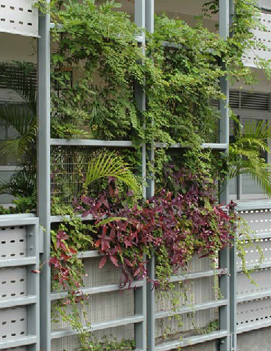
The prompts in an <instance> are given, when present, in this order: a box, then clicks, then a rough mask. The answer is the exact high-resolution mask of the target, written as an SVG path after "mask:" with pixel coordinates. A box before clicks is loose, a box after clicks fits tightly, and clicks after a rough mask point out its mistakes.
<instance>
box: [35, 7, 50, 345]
mask: <svg viewBox="0 0 271 351" xmlns="http://www.w3.org/2000/svg"><path fill="white" fill-rule="evenodd" d="M49 2H50V1H49V0H47V3H49ZM39 33H40V39H39V43H38V215H39V220H40V225H41V226H42V227H43V228H44V230H45V232H44V253H43V255H42V256H41V262H45V264H44V266H43V269H42V273H41V275H40V279H41V281H40V284H41V289H40V292H41V296H40V302H41V304H40V305H41V316H42V318H41V330H40V333H41V350H43V351H50V350H51V301H50V294H51V274H50V267H49V265H48V260H49V257H50V15H49V14H42V15H41V16H40V22H39Z"/></svg>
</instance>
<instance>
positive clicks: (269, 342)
mask: <svg viewBox="0 0 271 351" xmlns="http://www.w3.org/2000/svg"><path fill="white" fill-rule="evenodd" d="M270 350H271V327H270V328H264V329H259V330H254V331H251V332H247V333H243V334H240V335H238V338H237V351H270ZM195 351H196V350H195ZM197 351H198V350H197Z"/></svg>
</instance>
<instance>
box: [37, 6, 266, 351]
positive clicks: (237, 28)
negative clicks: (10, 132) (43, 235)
mask: <svg viewBox="0 0 271 351" xmlns="http://www.w3.org/2000/svg"><path fill="white" fill-rule="evenodd" d="M37 6H40V8H41V9H45V11H47V10H49V11H50V13H51V17H52V20H53V22H54V23H55V30H54V40H55V48H56V49H55V51H54V52H53V54H52V113H51V116H52V118H51V124H52V133H51V134H52V137H57V138H76V137H80V138H88V139H105V140H116V139H117V140H118V139H121V140H123V139H124V140H125V139H129V140H132V141H133V142H134V145H135V146H138V147H139V146H140V145H141V143H142V142H146V143H147V144H149V143H151V142H153V141H155V142H162V143H167V144H174V143H181V144H182V146H183V147H184V149H185V151H182V153H183V156H184V157H183V158H182V160H181V159H180V156H179V157H178V156H176V155H174V154H173V153H170V152H169V151H168V150H166V151H165V150H164V151H159V152H158V153H157V154H159V155H160V157H157V159H156V161H155V162H156V164H155V165H153V164H152V165H149V171H150V173H154V175H153V176H154V177H155V178H156V183H157V184H158V187H157V191H156V194H155V196H153V197H152V198H150V199H148V200H144V199H140V198H139V196H138V194H136V196H135V192H136V186H135V189H134V192H132V191H131V189H127V188H126V187H125V184H124V185H123V184H122V185H123V186H122V188H121V191H120V184H117V182H116V179H115V176H108V175H107V174H105V176H108V180H106V181H104V180H103V183H100V182H98V183H96V184H95V186H93V188H92V189H89V187H88V185H89V184H88V183H87V179H88V177H87V174H86V172H87V171H86V170H84V169H83V167H82V168H80V175H78V176H80V178H81V180H82V183H83V184H84V186H83V187H82V188H80V191H79V192H78V193H74V194H73V195H74V196H77V198H76V199H75V200H74V202H73V208H74V213H72V214H71V217H72V220H71V221H69V222H68V223H63V224H61V225H60V226H59V227H56V228H53V231H52V246H51V249H52V252H51V259H50V262H49V264H50V265H51V267H52V280H53V287H54V289H56V290H59V289H60V290H62V289H63V290H64V291H66V292H67V293H68V294H67V296H66V298H65V299H64V300H61V301H60V302H59V305H58V307H59V308H58V309H57V310H58V311H59V313H61V316H62V318H63V320H65V321H67V322H69V323H70V324H71V326H72V327H73V328H74V329H76V330H77V331H78V332H80V342H81V348H82V349H83V350H87V349H89V343H90V342H91V341H90V337H89V334H88V332H86V331H85V328H84V327H83V324H82V321H81V320H80V315H79V312H78V309H77V308H76V307H77V304H80V303H82V304H83V302H84V299H85V296H84V295H83V294H82V292H81V290H80V289H81V287H82V285H83V277H84V271H83V264H82V261H81V259H80V258H79V252H80V251H83V250H93V249H95V250H98V252H99V253H100V254H101V256H102V257H101V261H100V268H103V266H104V265H105V263H106V262H107V261H109V262H111V263H112V264H113V265H115V266H116V267H120V268H121V272H122V276H121V279H120V285H121V286H122V287H130V286H131V284H132V283H135V284H136V282H137V281H140V280H142V279H144V278H146V279H147V280H149V282H150V283H151V284H153V285H154V286H159V287H160V288H162V289H164V290H166V289H168V288H169V287H170V284H169V279H168V278H169V277H170V276H171V275H172V274H173V273H175V272H177V271H178V269H180V268H181V269H184V270H185V268H186V266H187V264H188V262H189V260H190V259H191V258H192V257H193V256H194V255H199V256H200V257H205V256H207V257H209V258H211V259H212V260H215V258H216V257H217V253H218V252H219V251H220V250H221V249H222V248H224V247H226V246H229V245H230V243H231V240H232V239H233V237H234V235H235V234H234V231H235V227H234V226H235V222H236V216H235V214H234V211H233V209H234V204H232V203H231V204H229V205H228V208H227V209H228V212H227V211H225V210H224V209H223V208H222V207H221V206H220V205H218V204H217V200H216V199H217V181H219V180H223V179H224V178H225V177H226V176H227V170H228V165H227V161H228V160H224V159H223V158H222V156H220V155H215V156H214V154H211V153H210V152H201V151H200V145H201V144H202V143H203V142H216V141H217V137H216V136H217V135H218V133H217V131H218V122H219V117H220V116H219V112H218V111H216V109H215V108H214V107H213V105H212V102H213V101H217V100H218V99H223V98H225V97H224V96H223V94H222V93H221V91H220V87H219V80H220V78H222V77H224V76H226V75H227V76H229V77H230V78H231V79H234V80H242V81H244V82H245V83H251V82H252V81H253V80H254V77H253V74H252V72H251V70H250V69H249V68H247V67H245V65H244V64H243V62H242V55H243V53H244V51H245V50H247V49H249V48H253V47H254V46H255V45H258V44H255V43H254V41H253V36H252V34H251V32H250V30H251V29H254V28H256V26H259V21H258V19H257V15H258V14H259V11H258V9H257V7H256V1H254V0H248V1H242V0H236V1H235V18H234V21H233V24H232V27H231V36H230V38H228V40H223V39H222V38H220V36H219V35H218V34H217V33H215V32H210V31H209V30H208V29H207V28H205V27H204V26H203V24H202V23H200V22H199V23H198V24H197V25H196V26H195V27H193V28H192V27H190V26H189V25H188V24H187V23H185V22H184V21H182V20H180V19H169V18H168V17H167V16H166V15H163V16H156V17H155V32H154V33H148V32H146V31H145V34H146V44H144V51H145V54H143V50H142V47H140V45H138V43H137V41H136V35H137V34H139V29H138V28H137V27H136V25H135V24H134V23H133V22H132V21H131V19H130V17H129V15H128V14H126V13H124V12H122V11H116V10H117V9H119V8H120V4H118V3H116V2H115V1H113V0H112V1H106V2H105V3H103V4H102V5H96V4H95V2H94V1H91V0H82V1H81V2H80V3H79V2H78V1H77V0H70V1H51V4H50V6H51V7H50V8H49V9H46V8H45V7H44V1H39V2H38V3H37ZM204 9H205V14H207V13H208V11H209V13H210V10H211V12H217V11H218V1H210V2H209V3H207V4H206V6H205V7H204ZM259 64H263V63H262V62H261V61H259ZM265 68H266V67H265ZM267 73H269V71H268V70H267ZM142 87H144V91H145V93H146V97H147V109H146V111H140V109H139V107H138V103H137V100H136V93H137V90H138V89H139V88H140V89H142ZM123 154H125V156H124V157H128V158H129V159H130V162H131V161H132V162H131V163H134V164H135V163H138V158H137V160H136V161H135V158H134V159H133V157H132V156H131V153H125V152H123ZM53 155H54V156H55V159H56V161H57V162H56V165H54V166H55V169H56V172H55V174H54V175H53V176H54V177H55V178H56V177H57V176H59V178H61V177H62V178H63V173H62V169H61V167H59V165H58V164H57V163H58V162H59V164H60V166H61V165H63V164H66V161H67V160H69V156H68V157H66V156H65V155H64V153H62V150H60V149H57V150H56V151H55V152H53ZM63 155H64V156H63ZM127 155H128V156H127ZM76 157H77V160H80V159H81V164H84V161H85V159H84V158H83V157H81V158H80V155H79V156H78V155H76ZM82 160H83V162H82ZM203 160H204V161H203ZM134 161H135V162H134ZM78 163H80V161H78ZM218 166H219V169H221V170H222V172H220V174H216V177H214V174H215V172H216V169H217V168H218ZM126 167H127V164H126V163H123V164H122V166H121V167H120V169H121V170H122V169H124V168H126ZM151 167H154V168H151ZM70 168H71V170H69V172H70V174H73V169H72V165H71V166H70ZM94 168H95V167H94ZM155 169H157V171H155ZM152 171H153V172H152ZM134 172H135V173H137V172H138V171H137V170H136V169H134ZM222 173H223V174H222ZM97 179H98V178H97ZM97 179H96V180H97ZM101 184H102V186H101ZM130 184H136V181H135V183H130ZM126 185H127V184H126ZM74 189H75V188H74ZM100 189H103V191H102V192H100V191H99V190H100ZM81 190H82V191H81ZM54 201H55V202H54V205H56V207H58V209H59V208H60V209H61V208H62V210H63V203H61V201H60V203H59V202H58V200H56V199H54ZM76 216H77V217H76ZM78 216H79V218H78ZM87 216H89V217H87ZM81 217H82V218H90V219H91V220H90V221H86V222H82V221H81V219H80V218H81ZM152 251H155V252H156V255H157V265H156V271H157V280H155V281H151V279H150V277H149V276H148V271H147V270H146V262H147V260H148V259H149V258H150V256H151V252H152ZM67 306H72V307H71V310H68V312H67V310H66V308H67ZM85 326H86V327H90V324H89V322H88V321H87V319H86V321H85ZM101 347H102V346H101ZM117 347H119V345H118V346H117Z"/></svg>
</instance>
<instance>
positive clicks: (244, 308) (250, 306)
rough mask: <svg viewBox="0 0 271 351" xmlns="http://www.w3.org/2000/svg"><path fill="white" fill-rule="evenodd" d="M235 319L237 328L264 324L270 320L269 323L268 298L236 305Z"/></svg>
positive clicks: (269, 304)
mask: <svg viewBox="0 0 271 351" xmlns="http://www.w3.org/2000/svg"><path fill="white" fill-rule="evenodd" d="M236 318H237V325H238V326H244V325H249V324H253V323H257V322H266V321H268V320H270V323H271V301H270V298H265V299H259V300H256V301H249V302H244V303H240V304H238V307H237V316H236Z"/></svg>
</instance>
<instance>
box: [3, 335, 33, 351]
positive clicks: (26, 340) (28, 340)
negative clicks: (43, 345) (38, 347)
mask: <svg viewBox="0 0 271 351" xmlns="http://www.w3.org/2000/svg"><path fill="white" fill-rule="evenodd" d="M37 341H38V337H37V336H33V335H27V336H24V337H23V338H16V339H15V338H14V339H9V340H6V341H3V339H1V343H0V350H3V349H9V348H11V347H20V346H27V345H33V344H36V343H37Z"/></svg>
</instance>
